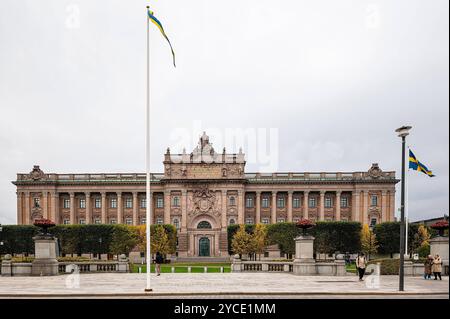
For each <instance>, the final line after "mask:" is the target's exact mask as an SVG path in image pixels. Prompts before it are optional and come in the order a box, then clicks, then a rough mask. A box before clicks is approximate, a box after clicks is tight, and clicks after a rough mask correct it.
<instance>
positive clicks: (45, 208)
mask: <svg viewBox="0 0 450 319" xmlns="http://www.w3.org/2000/svg"><path fill="white" fill-rule="evenodd" d="M42 215H43V217H44V218H45V219H48V217H49V216H48V192H47V191H43V192H42Z"/></svg>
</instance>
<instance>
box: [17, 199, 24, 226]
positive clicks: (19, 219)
mask: <svg viewBox="0 0 450 319" xmlns="http://www.w3.org/2000/svg"><path fill="white" fill-rule="evenodd" d="M16 194H17V225H22V224H23V215H22V193H21V192H16Z"/></svg>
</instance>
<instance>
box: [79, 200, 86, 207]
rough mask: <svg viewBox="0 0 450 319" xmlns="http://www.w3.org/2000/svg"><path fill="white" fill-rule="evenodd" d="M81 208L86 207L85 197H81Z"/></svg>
mask: <svg viewBox="0 0 450 319" xmlns="http://www.w3.org/2000/svg"><path fill="white" fill-rule="evenodd" d="M80 208H86V200H85V199H84V198H81V199H80Z"/></svg>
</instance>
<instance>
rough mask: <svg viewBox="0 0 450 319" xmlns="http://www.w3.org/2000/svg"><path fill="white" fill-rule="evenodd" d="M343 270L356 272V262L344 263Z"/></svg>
mask: <svg viewBox="0 0 450 319" xmlns="http://www.w3.org/2000/svg"><path fill="white" fill-rule="evenodd" d="M345 270H347V272H354V273H356V264H355V263H351V264H350V265H345Z"/></svg>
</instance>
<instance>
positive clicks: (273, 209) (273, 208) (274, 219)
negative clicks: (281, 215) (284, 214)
mask: <svg viewBox="0 0 450 319" xmlns="http://www.w3.org/2000/svg"><path fill="white" fill-rule="evenodd" d="M271 204H272V206H271V214H270V217H271V218H270V219H271V223H272V224H275V223H276V222H277V192H274V191H272V203H271Z"/></svg>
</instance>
